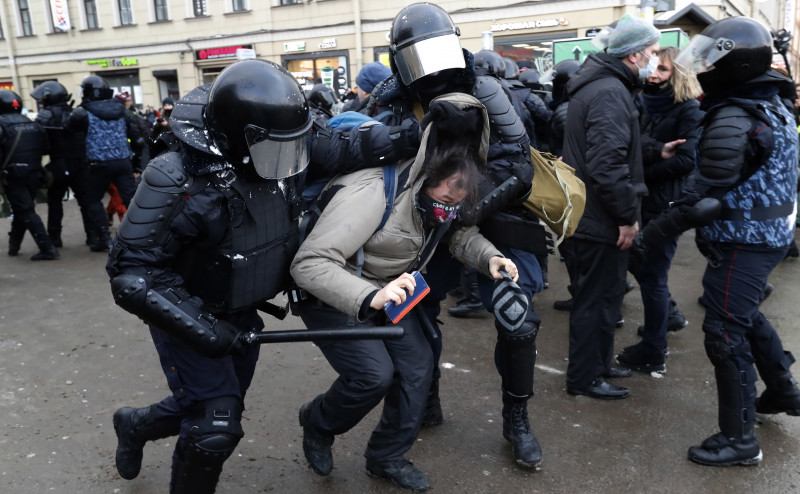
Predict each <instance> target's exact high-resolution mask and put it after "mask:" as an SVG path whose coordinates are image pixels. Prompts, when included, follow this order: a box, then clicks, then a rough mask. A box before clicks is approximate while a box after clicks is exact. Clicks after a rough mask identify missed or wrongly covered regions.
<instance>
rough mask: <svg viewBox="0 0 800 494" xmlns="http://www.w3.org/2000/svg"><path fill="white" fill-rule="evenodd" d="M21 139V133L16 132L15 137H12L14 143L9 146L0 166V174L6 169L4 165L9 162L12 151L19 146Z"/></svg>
mask: <svg viewBox="0 0 800 494" xmlns="http://www.w3.org/2000/svg"><path fill="white" fill-rule="evenodd" d="M21 137H22V132H20V131H19V129H18V130H17V135H16V136H15V137H14V142H13V143H12V144H11V149H9V150H8V154H6V157H5V159H4V160H3V165H2V166H0V172H1V171H3V170H5V169H6V165H8V162H9V161H10V160H11V155H13V154H14V151H16V150H17V144H19V140H20V138H21Z"/></svg>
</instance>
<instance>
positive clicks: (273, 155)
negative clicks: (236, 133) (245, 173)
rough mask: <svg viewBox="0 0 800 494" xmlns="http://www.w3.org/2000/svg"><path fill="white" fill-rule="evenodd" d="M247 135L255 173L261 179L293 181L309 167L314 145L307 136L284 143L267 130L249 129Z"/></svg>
mask: <svg viewBox="0 0 800 494" xmlns="http://www.w3.org/2000/svg"><path fill="white" fill-rule="evenodd" d="M244 135H245V140H246V141H247V148H248V151H249V152H250V159H251V160H252V164H253V169H254V170H255V171H256V173H258V176H259V177H261V178H266V179H281V178H286V177H291V176H292V175H295V174H297V173H300V172H301V171H303V170H305V168H306V167H307V166H308V161H309V156H310V153H309V143H310V141H309V138H308V133H307V132H303V133H302V134H300V135H294V136H291V137H288V138H284V139H281V137H280V136H274V135H270V133H269V131H267V130H265V129H262V128H260V127H256V126H255V125H247V126H246V127H245V132H244Z"/></svg>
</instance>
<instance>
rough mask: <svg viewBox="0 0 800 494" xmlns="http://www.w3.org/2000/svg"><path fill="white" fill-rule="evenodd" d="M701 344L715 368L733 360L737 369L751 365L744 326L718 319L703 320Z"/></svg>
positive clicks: (751, 360) (750, 355) (751, 356)
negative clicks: (703, 336)
mask: <svg viewBox="0 0 800 494" xmlns="http://www.w3.org/2000/svg"><path fill="white" fill-rule="evenodd" d="M703 332H704V333H705V339H704V342H703V345H704V346H705V349H706V355H708V359H709V360H710V361H711V363H712V364H713V365H714V367H716V368H721V367H723V366H725V365H727V364H728V363H731V362H733V363H734V365H735V367H736V368H738V369H741V368H747V367H752V366H751V364H752V363H753V355H752V352H751V350H750V341H749V340H748V339H747V336H746V334H745V330H744V328H742V327H741V326H739V325H737V324H735V323H729V322H725V321H719V320H706V321H704V322H703Z"/></svg>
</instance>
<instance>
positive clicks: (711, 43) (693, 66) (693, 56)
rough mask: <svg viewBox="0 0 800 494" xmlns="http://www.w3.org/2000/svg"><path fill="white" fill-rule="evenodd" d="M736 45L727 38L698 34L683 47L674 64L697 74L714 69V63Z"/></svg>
mask: <svg viewBox="0 0 800 494" xmlns="http://www.w3.org/2000/svg"><path fill="white" fill-rule="evenodd" d="M735 47H736V43H734V42H733V41H732V40H729V39H727V38H716V39H715V38H709V37H708V36H703V35H702V34H698V35H697V36H695V37H694V38H692V41H691V42H690V43H689V45H688V46H687V47H686V48H684V49H683V51H682V52H680V54H678V56H677V57H675V60H673V64H674V65H677V66H679V67H681V68H682V69H684V70H690V71H692V72H694V73H696V74H701V73H703V72H706V71H709V70H712V69H713V68H714V63H716V62H717V61H718V60H719V59H720V58H722V57H724V56H725V55H727V54H728V53H730V52H731V51H733V49H734V48H735Z"/></svg>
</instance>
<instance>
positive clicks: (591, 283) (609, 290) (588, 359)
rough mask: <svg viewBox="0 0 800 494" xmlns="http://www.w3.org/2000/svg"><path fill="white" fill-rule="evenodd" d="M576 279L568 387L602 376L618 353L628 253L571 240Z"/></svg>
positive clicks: (607, 246)
mask: <svg viewBox="0 0 800 494" xmlns="http://www.w3.org/2000/svg"><path fill="white" fill-rule="evenodd" d="M571 242H572V248H573V252H574V261H575V264H574V268H575V271H574V273H575V279H574V280H572V283H573V287H574V290H575V291H574V294H573V299H572V300H573V302H572V311H571V312H570V316H569V364H568V365H567V386H568V387H570V388H584V387H587V386H589V385H590V384H591V383H592V381H594V380H595V379H597V378H599V377H602V375H603V374H604V373H605V372H606V370H607V369H608V368H609V367H610V365H611V360H612V358H613V353H614V326H615V324H616V322H617V319H618V317H619V314H620V309H621V308H622V298H623V296H624V295H625V276H626V272H627V269H628V252H627V251H623V250H620V249H619V248H618V247H617V246H616V245H613V244H605V243H599V242H592V241H589V240H585V239H578V238H573V239H571Z"/></svg>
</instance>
